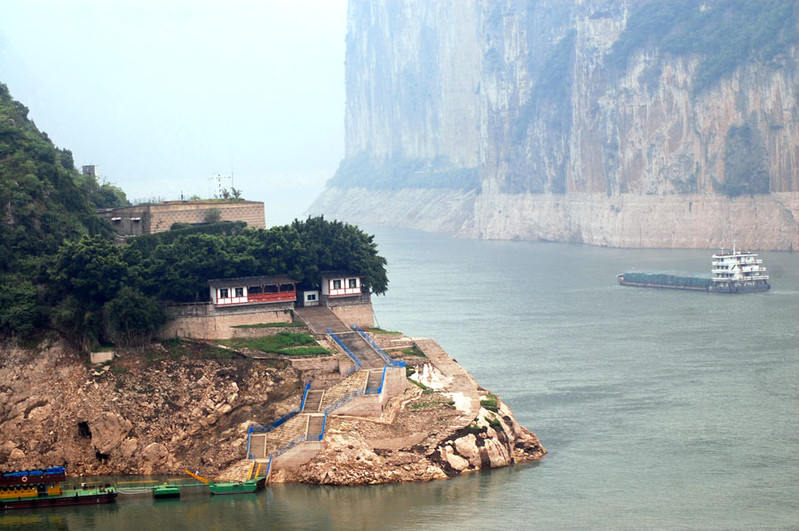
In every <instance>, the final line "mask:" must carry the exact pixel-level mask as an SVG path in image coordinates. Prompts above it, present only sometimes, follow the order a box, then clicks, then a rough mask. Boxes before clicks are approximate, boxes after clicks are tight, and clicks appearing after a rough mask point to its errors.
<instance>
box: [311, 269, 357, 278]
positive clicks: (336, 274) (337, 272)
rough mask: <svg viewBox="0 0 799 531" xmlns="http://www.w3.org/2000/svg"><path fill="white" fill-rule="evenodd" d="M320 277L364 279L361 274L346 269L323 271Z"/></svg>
mask: <svg viewBox="0 0 799 531" xmlns="http://www.w3.org/2000/svg"><path fill="white" fill-rule="evenodd" d="M319 276H321V277H322V278H344V277H363V275H361V274H360V273H353V272H352V271H347V270H345V269H336V270H333V271H321V272H320V273H319Z"/></svg>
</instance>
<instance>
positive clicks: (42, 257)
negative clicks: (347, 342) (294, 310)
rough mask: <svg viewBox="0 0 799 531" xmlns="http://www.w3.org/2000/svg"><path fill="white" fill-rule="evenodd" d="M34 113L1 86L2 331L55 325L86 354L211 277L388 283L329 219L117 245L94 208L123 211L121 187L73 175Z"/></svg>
mask: <svg viewBox="0 0 799 531" xmlns="http://www.w3.org/2000/svg"><path fill="white" fill-rule="evenodd" d="M27 115H28V110H27V109H26V108H25V106H24V105H22V104H21V103H19V102H17V101H14V100H13V99H12V98H11V96H10V94H9V92H8V89H7V88H6V87H5V85H2V84H0V334H3V335H17V336H25V335H30V334H32V333H34V332H36V331H37V330H38V329H41V327H43V326H46V324H47V323H49V324H50V326H52V327H54V328H55V329H56V330H58V331H60V332H61V333H62V334H63V335H64V336H65V337H67V338H68V339H70V340H72V341H73V342H74V343H76V344H78V345H80V346H82V347H84V348H90V347H92V346H94V345H96V344H97V343H103V342H113V343H116V344H128V345H138V344H142V343H144V342H146V341H147V340H148V339H149V337H150V336H151V335H152V334H153V333H154V332H155V331H156V330H157V329H158V328H159V327H160V326H161V325H163V323H164V321H165V319H166V317H165V314H164V311H163V303H164V302H171V301H174V302H181V301H197V300H207V298H208V288H207V282H208V280H209V279H213V278H229V277H243V276H260V275H280V274H287V275H289V276H291V277H292V278H294V279H295V280H297V281H299V282H300V284H301V286H305V287H311V286H314V285H316V284H318V282H319V280H320V272H321V271H326V270H338V269H343V270H348V271H350V272H352V273H354V274H360V275H363V276H364V285H365V286H366V287H367V288H369V289H371V290H372V292H374V293H377V294H381V293H385V291H386V289H387V288H388V279H387V277H386V270H385V265H386V260H385V259H384V258H382V257H380V256H379V255H378V254H377V245H376V244H375V243H374V240H373V237H372V236H369V235H367V234H365V233H364V232H362V231H361V230H360V229H358V228H357V227H354V226H352V225H348V224H346V223H342V222H339V221H332V222H331V221H327V220H325V219H324V218H322V217H319V218H308V219H307V220H305V221H299V220H295V221H294V222H293V223H291V224H290V225H286V226H282V227H274V228H271V229H269V230H260V229H246V228H245V224H244V223H229V222H216V223H209V224H208V225H204V226H200V227H192V226H183V227H181V226H177V227H175V230H171V231H167V232H164V233H159V234H152V235H147V236H141V237H138V238H135V239H133V240H132V241H131V243H130V244H128V245H126V246H124V247H119V246H115V245H114V244H112V242H111V238H110V237H111V235H112V234H113V230H112V229H111V227H110V225H108V224H107V223H105V222H104V221H103V220H101V219H100V218H99V217H98V216H97V215H96V209H97V208H106V207H116V206H124V205H127V199H126V197H125V194H124V192H122V190H120V189H119V188H117V187H115V186H112V185H109V184H105V183H104V184H99V183H98V182H97V180H96V179H95V178H94V177H93V176H87V175H82V174H80V173H79V172H77V170H76V169H75V165H74V162H73V160H72V154H71V153H70V152H69V151H67V150H62V149H58V148H56V147H55V146H54V145H53V144H52V142H50V140H49V139H48V138H47V135H45V134H44V133H42V132H39V131H38V129H37V128H36V126H35V125H34V124H33V122H31V121H30V120H29V119H28V117H27ZM239 195H240V192H239V191H238V190H235V189H233V191H232V196H233V199H231V200H238V196H239ZM209 221H214V220H209Z"/></svg>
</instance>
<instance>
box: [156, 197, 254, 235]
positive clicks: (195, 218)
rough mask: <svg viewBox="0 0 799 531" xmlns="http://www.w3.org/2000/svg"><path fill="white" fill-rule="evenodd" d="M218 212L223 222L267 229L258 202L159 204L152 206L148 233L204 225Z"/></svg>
mask: <svg viewBox="0 0 799 531" xmlns="http://www.w3.org/2000/svg"><path fill="white" fill-rule="evenodd" d="M212 210H218V211H219V214H220V218H221V220H222V221H244V222H246V223H247V226H248V227H251V228H257V229H265V228H266V218H265V215H264V204H263V203H261V202H256V201H241V202H236V203H191V202H175V203H158V204H155V205H150V212H149V214H150V215H149V219H148V220H147V222H148V227H147V229H148V231H149V232H150V233H156V232H164V231H167V230H169V229H170V228H171V227H172V225H173V224H175V223H203V222H204V221H205V219H206V216H207V215H208V213H209V212H210V211H212Z"/></svg>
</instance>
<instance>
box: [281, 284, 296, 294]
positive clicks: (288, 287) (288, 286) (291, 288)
mask: <svg viewBox="0 0 799 531" xmlns="http://www.w3.org/2000/svg"><path fill="white" fill-rule="evenodd" d="M280 291H282V292H289V291H294V284H281V285H280Z"/></svg>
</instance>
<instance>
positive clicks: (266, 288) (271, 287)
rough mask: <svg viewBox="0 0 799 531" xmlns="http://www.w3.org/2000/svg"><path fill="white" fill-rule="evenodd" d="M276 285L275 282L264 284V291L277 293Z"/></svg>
mask: <svg viewBox="0 0 799 531" xmlns="http://www.w3.org/2000/svg"><path fill="white" fill-rule="evenodd" d="M277 290H278V287H277V285H276V284H270V285H268V286H264V293H277Z"/></svg>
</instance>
